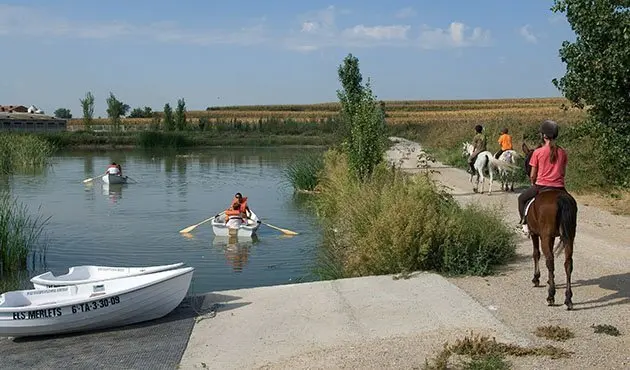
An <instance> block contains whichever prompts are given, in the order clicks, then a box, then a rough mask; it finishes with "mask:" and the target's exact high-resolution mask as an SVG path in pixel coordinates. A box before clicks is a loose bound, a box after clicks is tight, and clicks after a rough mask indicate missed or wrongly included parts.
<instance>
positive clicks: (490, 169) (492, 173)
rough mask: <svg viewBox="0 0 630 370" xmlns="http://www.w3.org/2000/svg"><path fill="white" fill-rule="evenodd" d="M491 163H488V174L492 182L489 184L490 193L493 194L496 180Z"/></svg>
mask: <svg viewBox="0 0 630 370" xmlns="http://www.w3.org/2000/svg"><path fill="white" fill-rule="evenodd" d="M490 166H491V165H488V175H489V177H490V184H489V185H488V195H490V194H492V182H493V181H494V171H493V170H492V167H490Z"/></svg>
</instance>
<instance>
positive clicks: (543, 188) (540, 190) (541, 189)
mask: <svg viewBox="0 0 630 370" xmlns="http://www.w3.org/2000/svg"><path fill="white" fill-rule="evenodd" d="M552 190H556V191H564V192H566V190H560V189H558V188H552V187H548V186H542V187H540V188H539V189H538V191H537V192H536V195H534V197H533V198H532V199H530V200H529V201H528V202H527V204H525V217H527V211H529V207H530V206H531V205H532V203H534V200H536V197H537V196H538V194H540V193H544V192H547V191H552Z"/></svg>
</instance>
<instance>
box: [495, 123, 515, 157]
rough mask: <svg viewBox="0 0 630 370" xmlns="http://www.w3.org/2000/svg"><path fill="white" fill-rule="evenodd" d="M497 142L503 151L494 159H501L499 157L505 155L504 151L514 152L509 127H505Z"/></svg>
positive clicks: (500, 150)
mask: <svg viewBox="0 0 630 370" xmlns="http://www.w3.org/2000/svg"><path fill="white" fill-rule="evenodd" d="M497 142H498V143H499V145H500V146H501V149H499V151H498V152H497V154H495V155H494V158H496V159H499V157H500V156H501V154H503V152H504V151H506V150H513V148H512V136H511V135H510V134H508V129H507V127H504V128H503V129H501V135H500V136H499V140H497Z"/></svg>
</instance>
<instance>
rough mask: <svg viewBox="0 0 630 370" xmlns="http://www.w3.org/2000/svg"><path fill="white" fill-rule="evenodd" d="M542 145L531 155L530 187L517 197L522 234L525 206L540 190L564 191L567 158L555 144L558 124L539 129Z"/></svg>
mask: <svg viewBox="0 0 630 370" xmlns="http://www.w3.org/2000/svg"><path fill="white" fill-rule="evenodd" d="M539 133H540V136H541V139H542V141H543V145H542V146H540V147H538V148H536V149H535V150H534V151H533V153H532V154H531V158H530V160H529V165H530V167H531V170H530V174H529V178H530V182H531V184H532V186H531V187H530V188H528V189H527V190H525V191H524V192H522V193H521V194H520V195H519V196H518V213H519V215H520V220H521V221H520V223H519V224H520V225H522V227H523V232H524V233H525V234H529V227H528V226H527V219H526V217H525V206H526V205H527V202H529V201H530V200H531V199H533V198H534V197H535V196H536V194H538V192H539V191H540V190H543V189H558V190H562V191H566V189H565V186H564V183H565V181H564V176H565V173H566V168H567V162H568V157H567V153H566V151H565V150H564V149H563V148H561V147H559V146H558V145H557V144H556V139H557V138H558V124H557V123H556V122H554V121H551V120H546V121H544V122H543V123H542V124H541V125H540V128H539Z"/></svg>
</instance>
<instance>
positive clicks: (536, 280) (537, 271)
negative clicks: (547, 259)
mask: <svg viewBox="0 0 630 370" xmlns="http://www.w3.org/2000/svg"><path fill="white" fill-rule="evenodd" d="M532 244H533V246H534V253H533V255H532V257H533V258H534V278H533V279H532V283H534V286H535V287H539V286H540V237H539V236H538V235H532Z"/></svg>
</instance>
